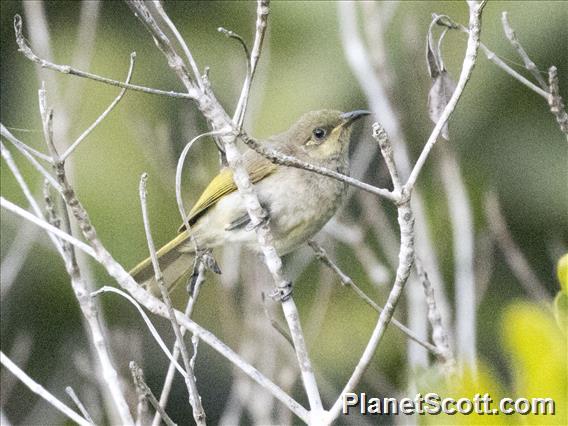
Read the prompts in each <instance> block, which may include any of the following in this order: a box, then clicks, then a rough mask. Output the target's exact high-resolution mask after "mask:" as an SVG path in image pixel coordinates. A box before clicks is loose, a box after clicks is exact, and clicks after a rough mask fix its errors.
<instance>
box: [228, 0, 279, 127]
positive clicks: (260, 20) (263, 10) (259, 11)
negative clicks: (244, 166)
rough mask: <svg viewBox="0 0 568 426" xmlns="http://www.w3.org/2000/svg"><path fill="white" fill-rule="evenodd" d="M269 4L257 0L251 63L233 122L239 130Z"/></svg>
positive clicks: (258, 53)
mask: <svg viewBox="0 0 568 426" xmlns="http://www.w3.org/2000/svg"><path fill="white" fill-rule="evenodd" d="M269 5H270V0H257V6H256V31H255V35H254V44H253V46H252V52H251V54H250V58H248V62H249V64H248V66H247V74H246V77H245V81H244V83H243V87H242V89H241V95H240V97H239V102H238V103H237V107H236V108H235V114H234V115H233V122H234V123H235V126H236V128H237V130H239V131H240V130H241V129H242V127H243V121H244V119H245V113H246V109H247V104H248V99H249V94H250V88H251V84H252V79H253V78H254V74H255V72H256V66H257V64H258V59H259V58H260V52H261V48H262V42H263V40H264V34H265V33H266V27H267V21H268V14H269V12H270V9H269ZM245 46H246V45H245Z"/></svg>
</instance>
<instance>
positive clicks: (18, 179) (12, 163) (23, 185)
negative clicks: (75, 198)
mask: <svg viewBox="0 0 568 426" xmlns="http://www.w3.org/2000/svg"><path fill="white" fill-rule="evenodd" d="M2 128H4V126H2ZM0 148H1V152H2V158H3V159H4V161H5V162H6V164H7V165H8V168H9V169H10V171H11V172H12V174H13V175H14V178H15V179H16V182H18V185H19V186H20V188H21V189H22V192H23V193H24V196H25V197H26V199H27V200H28V202H29V203H30V206H31V207H32V209H33V211H34V213H35V216H34V215H32V214H31V213H29V214H30V216H34V217H39V218H40V219H44V216H43V211H42V208H41V207H40V206H39V204H38V203H37V201H36V199H35V198H34V196H33V194H32V193H31V191H30V188H29V187H28V184H27V183H26V181H25V180H24V177H23V176H22V173H21V172H20V169H19V168H18V166H17V165H16V162H15V161H14V159H13V158H12V154H11V153H10V151H8V150H7V149H6V147H5V146H4V144H3V143H1V142H0ZM32 158H33V157H32ZM28 159H30V158H28ZM30 161H31V159H30ZM46 173H47V171H46ZM52 179H53V178H52ZM55 183H56V184H57V182H55ZM57 185H58V186H59V184H57ZM22 210H23V209H22ZM48 235H49V237H50V238H51V241H52V242H53V245H54V246H55V248H56V249H57V251H58V252H59V254H60V255H63V248H62V247H61V245H60V244H59V241H58V240H57V238H55V237H54V236H53V235H51V234H48Z"/></svg>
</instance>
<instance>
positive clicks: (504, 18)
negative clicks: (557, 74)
mask: <svg viewBox="0 0 568 426" xmlns="http://www.w3.org/2000/svg"><path fill="white" fill-rule="evenodd" d="M501 23H502V25H503V31H504V32H505V36H507V39H508V40H509V42H510V43H511V45H512V46H513V48H514V49H515V50H516V51H517V53H518V54H519V56H520V57H521V59H522V60H523V62H524V63H525V67H526V69H527V70H529V71H530V73H531V74H532V75H533V77H534V78H535V79H536V81H538V84H540V87H541V88H542V89H543V90H546V91H548V85H547V84H546V80H545V79H544V78H543V77H542V75H541V74H540V71H539V70H538V68H537V67H536V65H535V63H534V62H533V61H532V60H531V58H529V55H528V54H527V52H526V51H525V49H524V48H523V46H522V45H521V42H520V41H519V39H518V38H517V34H516V33H515V30H513V27H511V23H510V22H509V14H508V13H507V12H502V13H501Z"/></svg>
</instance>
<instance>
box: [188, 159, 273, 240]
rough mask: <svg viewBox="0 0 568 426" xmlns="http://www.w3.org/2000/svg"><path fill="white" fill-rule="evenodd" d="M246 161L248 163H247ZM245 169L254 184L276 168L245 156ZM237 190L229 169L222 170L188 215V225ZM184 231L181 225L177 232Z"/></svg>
mask: <svg viewBox="0 0 568 426" xmlns="http://www.w3.org/2000/svg"><path fill="white" fill-rule="evenodd" d="M247 160H248V161H247ZM245 168H246V169H247V172H248V173H249V176H250V179H251V181H252V183H256V182H258V181H260V180H262V179H264V178H265V177H266V176H268V175H270V174H272V173H274V172H275V171H276V169H277V168H278V166H276V165H275V164H273V163H271V162H270V161H268V160H267V159H266V158H264V157H260V156H258V155H257V154H254V156H245ZM236 189H237V187H236V185H235V182H234V181H233V171H232V170H231V169H229V168H224V169H222V170H221V171H220V172H219V174H218V175H217V176H215V177H214V178H213V180H212V181H211V182H210V183H209V185H207V188H205V190H204V191H203V193H202V194H201V196H200V197H199V199H198V200H197V202H196V203H195V205H194V206H193V207H192V209H191V210H190V212H189V214H188V219H189V224H190V225H192V224H194V223H195V222H196V221H197V219H199V217H200V216H201V215H202V214H204V213H205V212H206V211H207V210H208V209H209V208H210V207H212V206H214V205H215V204H216V203H217V201H219V200H220V199H221V198H222V197H223V196H225V195H227V194H230V193H231V192H233V191H235V190H236ZM184 229H185V226H184V225H182V226H181V227H180V228H179V230H178V232H181V231H183V230H184Z"/></svg>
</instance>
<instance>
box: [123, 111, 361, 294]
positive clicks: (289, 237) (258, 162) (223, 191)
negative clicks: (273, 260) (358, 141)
mask: <svg viewBox="0 0 568 426" xmlns="http://www.w3.org/2000/svg"><path fill="white" fill-rule="evenodd" d="M368 114H369V112H368V111H363V110H358V111H352V112H347V113H342V112H340V111H333V110H322V111H312V112H308V113H306V114H304V115H303V116H302V117H301V118H300V119H299V120H298V121H297V122H296V123H295V124H294V125H292V127H290V129H288V130H287V131H286V132H284V133H282V134H279V135H276V136H272V137H270V138H268V139H266V140H265V141H263V142H262V143H263V144H264V146H266V147H268V148H270V149H272V150H275V151H278V152H280V153H282V154H286V155H290V156H293V157H295V158H297V159H299V160H302V161H305V162H308V163H311V164H314V165H318V166H322V167H325V168H328V169H331V170H334V171H337V172H339V173H343V174H349V156H348V154H349V141H350V138H351V125H352V124H353V122H354V121H355V120H357V119H358V118H360V117H362V116H365V115H368ZM243 163H244V166H245V168H246V170H247V172H248V173H249V176H250V179H251V181H252V183H254V188H255V191H256V194H257V195H258V199H259V201H260V204H261V205H262V207H263V208H264V209H265V210H266V211H267V213H268V216H269V222H268V223H269V226H270V230H271V231H272V235H273V237H274V245H275V248H276V250H277V252H278V254H279V255H284V254H286V253H289V252H291V251H292V250H294V249H296V248H297V247H298V246H300V245H301V244H303V243H305V242H306V241H307V240H308V239H310V238H311V237H312V236H314V235H315V234H316V233H317V232H318V231H319V230H320V229H321V228H322V227H323V226H324V225H325V224H326V223H327V221H328V220H329V219H331V217H332V216H333V215H334V214H335V212H336V211H337V208H338V207H339V206H340V204H341V201H342V198H343V196H344V194H345V192H346V190H347V184H345V183H344V182H340V181H339V180H336V179H333V178H330V177H327V176H322V175H320V174H317V173H314V172H309V171H306V170H303V169H299V168H295V167H286V166H283V165H277V164H274V163H272V162H271V161H270V160H268V159H267V158H265V157H263V156H261V155H260V154H258V153H256V152H255V151H253V150H247V151H246V152H245V154H244V155H243ZM188 219H189V224H190V231H189V232H187V230H186V229H185V227H184V226H182V227H181V228H180V230H179V231H180V234H179V235H178V236H177V237H176V238H174V239H173V240H172V241H170V242H169V243H167V244H166V245H165V246H163V247H162V248H161V249H160V250H158V252H157V254H158V259H159V264H160V268H161V270H162V274H163V276H164V282H165V284H166V286H172V285H173V284H174V283H175V282H176V281H177V280H178V279H180V278H181V277H182V276H184V275H185V274H186V273H188V272H189V273H190V272H191V269H192V266H193V258H194V256H195V245H194V244H193V243H192V242H191V240H190V238H189V237H190V236H192V237H194V238H195V240H196V242H197V245H198V247H199V248H200V249H211V248H214V247H217V246H220V245H223V244H225V243H240V244H243V245H245V246H246V247H248V248H250V249H252V250H254V251H257V252H258V251H259V246H258V243H257V237H256V233H255V231H254V229H252V227H251V226H248V225H249V224H250V218H249V216H248V213H247V210H246V207H245V204H244V202H243V200H242V198H241V196H240V194H239V193H238V191H237V187H236V185H235V183H234V181H233V172H232V171H231V170H230V169H229V168H223V169H222V170H221V171H220V172H219V174H218V175H217V176H215V177H214V178H213V180H212V181H211V182H210V183H209V185H208V186H207V187H206V188H205V191H203V194H201V196H200V197H199V199H198V200H197V202H196V203H195V205H194V206H193V208H192V209H191V211H190V212H189V214H188ZM130 274H131V275H132V276H133V277H134V279H135V280H136V281H138V282H139V283H141V284H144V285H146V286H147V288H149V287H153V286H154V284H155V283H154V271H153V268H152V263H151V261H150V259H149V258H148V259H146V260H144V261H143V262H141V263H140V264H138V265H137V266H136V267H135V268H134V269H133V270H132V271H131V272H130Z"/></svg>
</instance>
